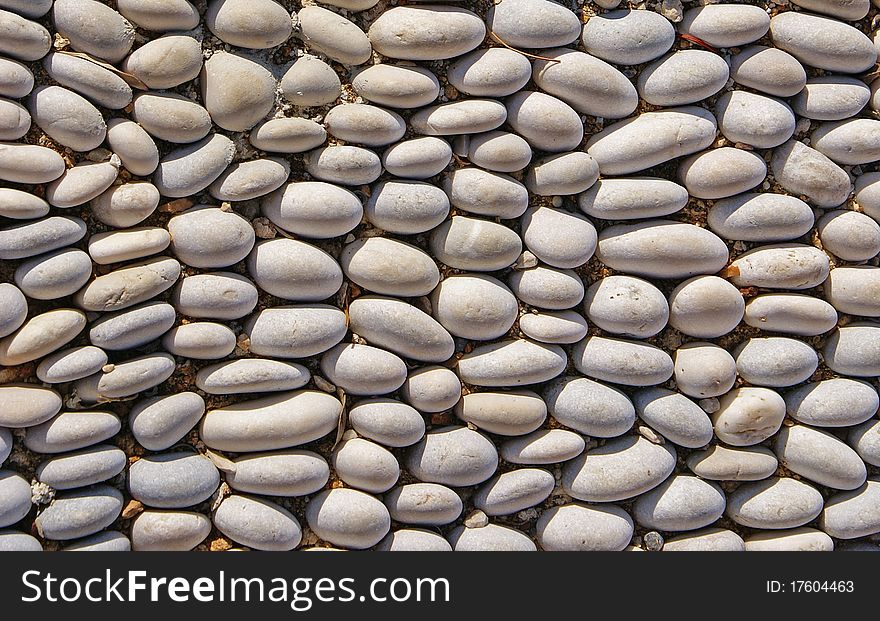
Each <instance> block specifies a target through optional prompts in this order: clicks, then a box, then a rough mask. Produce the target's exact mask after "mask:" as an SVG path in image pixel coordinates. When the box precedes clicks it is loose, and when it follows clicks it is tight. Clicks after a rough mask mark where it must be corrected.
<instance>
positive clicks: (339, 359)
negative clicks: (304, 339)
mask: <svg viewBox="0 0 880 621" xmlns="http://www.w3.org/2000/svg"><path fill="white" fill-rule="evenodd" d="M321 371H322V373H323V375H324V376H325V377H326V378H327V379H328V380H330V381H331V382H332V383H334V384H335V385H337V386H339V387H340V388H342V389H343V390H344V391H345V392H347V393H348V394H351V395H365V396H369V395H384V394H387V393H390V392H394V391H395V390H397V389H398V388H400V387H401V386H402V385H403V382H404V381H405V380H406V364H404V362H403V360H401V359H400V358H399V357H398V356H396V355H395V354H393V353H391V352H388V351H385V350H384V349H379V348H378V347H371V346H370V345H360V344H357V343H341V344H339V345H337V346H336V347H334V348H332V349H330V350H329V351H327V352H326V353H325V354H324V355H323V356H322V357H321Z"/></svg>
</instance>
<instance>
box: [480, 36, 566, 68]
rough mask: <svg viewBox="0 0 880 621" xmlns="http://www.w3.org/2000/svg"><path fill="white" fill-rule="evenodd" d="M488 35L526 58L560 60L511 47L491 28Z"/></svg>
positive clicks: (548, 60)
mask: <svg viewBox="0 0 880 621" xmlns="http://www.w3.org/2000/svg"><path fill="white" fill-rule="evenodd" d="M489 36H490V37H492V40H493V41H495V42H496V43H500V44H501V45H503V46H504V47H506V48H507V49H509V50H513V51H514V52H516V53H518V54H522V55H523V56H526V57H528V58H536V59H537V60H546V61H547V62H548V63H558V62H562V61H561V60H559V59H558V58H547V57H546V56H538V55H537V54H529V53H528V52H523V51H522V50H518V49H516V48H515V47H513V46H512V45H508V44H507V43H505V41H504V39H502V38H501V37H499V36H498V35H497V34H495V33H494V32H492V31H491V30H490V31H489Z"/></svg>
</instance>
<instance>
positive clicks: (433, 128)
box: [410, 99, 508, 136]
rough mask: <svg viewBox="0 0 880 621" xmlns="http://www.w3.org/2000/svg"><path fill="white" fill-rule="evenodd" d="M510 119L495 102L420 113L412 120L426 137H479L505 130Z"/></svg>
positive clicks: (457, 104)
mask: <svg viewBox="0 0 880 621" xmlns="http://www.w3.org/2000/svg"><path fill="white" fill-rule="evenodd" d="M507 116H508V111H507V110H506V109H505V108H504V106H503V105H502V104H501V103H500V102H498V101H496V100H494V99H463V100H461V101H452V102H448V103H442V104H438V105H436V106H431V107H429V108H423V109H421V110H419V111H418V112H416V113H415V114H414V115H413V116H412V117H410V126H411V127H412V129H413V131H414V132H415V133H417V134H423V135H425V136H454V135H458V134H478V133H481V132H487V131H491V130H493V129H495V128H497V127H499V126H501V125H502V124H503V123H504V121H505V119H507Z"/></svg>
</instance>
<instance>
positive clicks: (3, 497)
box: [0, 470, 31, 528]
mask: <svg viewBox="0 0 880 621" xmlns="http://www.w3.org/2000/svg"><path fill="white" fill-rule="evenodd" d="M30 510H31V485H30V483H28V482H27V479H25V478H24V477H23V476H21V475H20V474H18V473H17V472H13V471H12V470H0V528H5V527H7V526H11V525H13V524H15V523H16V522H18V521H20V520H21V519H23V518H24V517H25V516H26V515H27V514H28V513H30Z"/></svg>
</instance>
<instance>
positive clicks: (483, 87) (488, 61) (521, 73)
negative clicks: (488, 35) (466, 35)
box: [446, 47, 532, 97]
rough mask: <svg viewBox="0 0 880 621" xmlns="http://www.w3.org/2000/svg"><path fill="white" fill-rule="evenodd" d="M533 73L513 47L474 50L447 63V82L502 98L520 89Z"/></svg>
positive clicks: (463, 89)
mask: <svg viewBox="0 0 880 621" xmlns="http://www.w3.org/2000/svg"><path fill="white" fill-rule="evenodd" d="M531 75H532V65H531V63H530V62H529V59H528V58H526V57H525V56H523V55H522V54H519V53H517V52H515V51H513V50H509V49H507V48H502V47H490V48H487V49H482V50H474V51H473V52H471V53H469V54H466V55H464V56H462V57H460V58H458V59H457V60H455V62H453V63H452V64H450V65H449V68H448V70H447V72H446V77H447V80H448V81H449V84H451V85H452V86H454V87H455V88H456V89H458V90H459V91H461V92H462V93H466V94H468V95H473V96H475V97H504V96H506V95H512V94H513V93H515V92H517V91H518V90H520V89H521V88H522V87H523V86H525V85H526V83H527V82H528V81H529V79H530V78H531Z"/></svg>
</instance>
